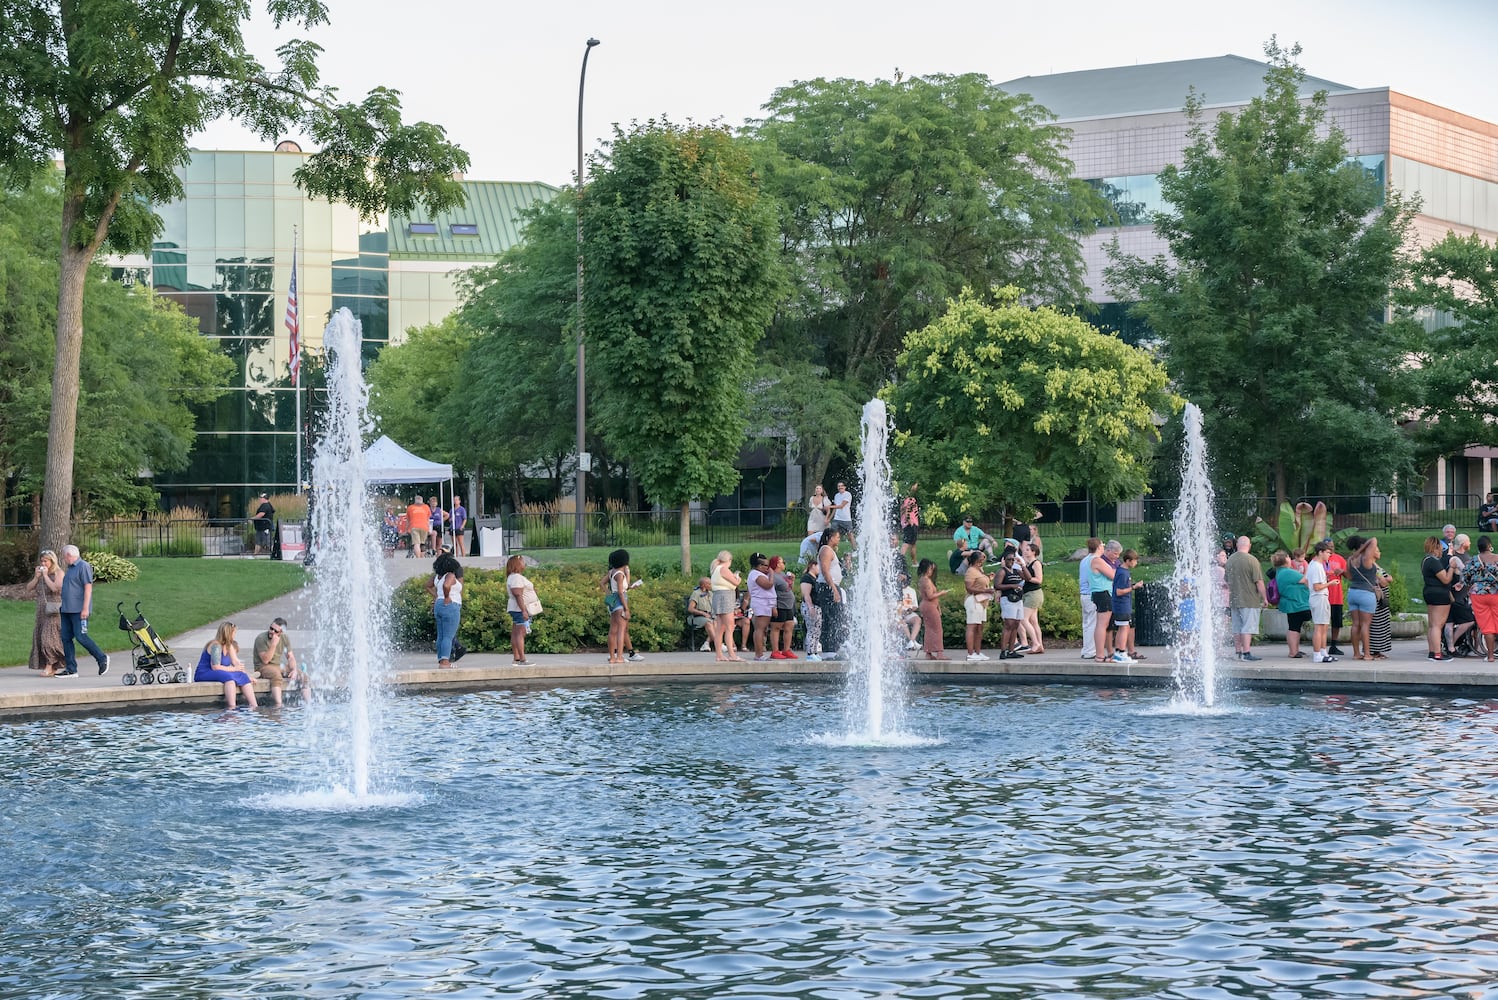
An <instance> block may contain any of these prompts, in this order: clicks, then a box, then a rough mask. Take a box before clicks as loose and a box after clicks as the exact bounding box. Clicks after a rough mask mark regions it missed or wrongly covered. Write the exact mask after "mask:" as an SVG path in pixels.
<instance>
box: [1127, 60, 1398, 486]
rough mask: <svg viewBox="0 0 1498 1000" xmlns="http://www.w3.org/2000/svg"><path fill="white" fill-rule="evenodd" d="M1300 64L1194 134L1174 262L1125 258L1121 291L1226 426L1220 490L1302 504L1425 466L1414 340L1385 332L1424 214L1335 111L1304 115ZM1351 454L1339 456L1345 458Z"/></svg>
mask: <svg viewBox="0 0 1498 1000" xmlns="http://www.w3.org/2000/svg"><path fill="white" fill-rule="evenodd" d="M1299 52H1300V50H1299V48H1298V47H1297V48H1293V49H1291V50H1289V51H1288V52H1286V51H1282V50H1281V49H1280V48H1279V47H1278V46H1277V45H1276V44H1275V43H1274V42H1272V41H1271V42H1270V43H1269V45H1268V46H1266V53H1267V54H1268V56H1269V59H1270V62H1271V64H1272V65H1271V68H1270V69H1269V71H1268V73H1267V74H1266V75H1265V92H1264V94H1262V95H1261V96H1259V97H1256V98H1254V99H1253V100H1252V101H1251V102H1250V103H1249V105H1248V106H1247V107H1245V108H1244V109H1243V110H1242V111H1241V112H1239V113H1238V114H1236V115H1234V114H1231V113H1222V114H1219V115H1218V116H1217V118H1216V120H1215V122H1213V123H1210V124H1209V123H1207V122H1205V121H1204V120H1203V115H1204V108H1203V104H1202V101H1201V98H1200V97H1199V96H1197V95H1195V94H1193V95H1192V96H1191V97H1190V98H1189V99H1188V100H1187V104H1186V110H1187V113H1188V114H1189V115H1190V116H1191V119H1192V125H1191V128H1190V131H1189V139H1190V141H1189V144H1188V145H1187V147H1186V149H1185V150H1184V152H1183V161H1184V162H1183V163H1182V165H1181V166H1179V167H1176V166H1169V167H1166V168H1165V170H1164V171H1162V172H1161V174H1160V189H1161V193H1162V195H1163V196H1164V198H1165V200H1166V201H1167V202H1169V204H1170V206H1171V207H1170V209H1169V210H1167V211H1165V212H1162V213H1160V214H1158V215H1156V217H1155V232H1156V233H1157V234H1158V235H1159V236H1161V237H1162V238H1163V239H1164V240H1165V241H1166V243H1167V244H1168V246H1169V249H1170V256H1169V257H1165V256H1160V257H1157V258H1155V259H1154V260H1143V259H1140V258H1137V257H1132V256H1129V255H1127V254H1124V253H1122V252H1121V251H1120V250H1119V249H1118V247H1117V244H1116V243H1115V245H1114V246H1113V247H1112V248H1111V249H1110V251H1109V254H1110V257H1111V258H1112V261H1113V264H1112V266H1111V267H1109V268H1108V270H1107V272H1106V273H1107V276H1108V280H1109V283H1110V286H1111V287H1112V289H1113V290H1114V291H1115V293H1116V294H1118V295H1119V297H1120V298H1121V299H1125V300H1137V301H1138V303H1139V304H1138V306H1137V307H1136V309H1135V310H1134V312H1135V315H1138V316H1140V317H1142V318H1143V319H1145V320H1147V321H1148V323H1149V325H1150V326H1151V327H1152V328H1153V329H1154V330H1155V332H1156V333H1158V334H1159V336H1160V341H1161V347H1162V350H1163V353H1164V358H1165V362H1166V365H1167V366H1168V368H1169V369H1170V372H1171V377H1172V378H1173V379H1174V380H1175V387H1176V389H1177V391H1179V392H1180V393H1181V394H1182V395H1184V396H1186V397H1187V398H1188V399H1190V400H1192V401H1193V402H1195V403H1197V404H1199V405H1200V406H1201V408H1202V409H1203V411H1205V412H1206V413H1207V414H1209V419H1208V420H1207V422H1206V426H1205V434H1206V436H1207V439H1208V444H1209V445H1210V446H1211V449H1212V455H1213V460H1214V464H1215V467H1216V472H1217V476H1218V481H1219V483H1218V484H1219V488H1220V489H1224V490H1227V491H1244V490H1246V491H1249V492H1256V491H1257V490H1259V489H1261V488H1262V487H1263V485H1264V484H1265V483H1270V482H1272V483H1273V488H1274V490H1275V494H1276V496H1277V497H1278V498H1279V499H1280V500H1283V499H1285V498H1286V496H1287V494H1288V486H1289V481H1290V475H1291V472H1292V470H1296V471H1299V470H1306V471H1312V470H1314V473H1315V474H1316V475H1318V476H1320V477H1323V478H1325V479H1336V480H1338V481H1340V482H1344V483H1348V484H1353V485H1356V486H1358V487H1364V486H1366V487H1373V486H1381V485H1385V484H1388V483H1390V482H1391V481H1392V480H1393V479H1394V477H1395V476H1396V475H1398V474H1399V473H1401V472H1403V471H1406V470H1407V469H1408V468H1409V466H1410V461H1409V460H1410V447H1409V444H1408V442H1407V441H1406V439H1405V438H1404V436H1403V435H1402V434H1401V432H1400V430H1399V426H1398V419H1399V418H1400V417H1401V416H1403V414H1404V412H1405V411H1406V410H1407V408H1408V406H1409V404H1410V402H1411V401H1412V400H1413V399H1414V395H1413V386H1412V385H1411V384H1410V383H1411V375H1410V372H1409V368H1408V366H1407V365H1406V364H1405V363H1404V361H1405V357H1406V353H1407V352H1408V351H1409V350H1410V348H1411V346H1412V344H1413V343H1414V334H1413V330H1412V327H1411V325H1410V324H1408V323H1402V322H1392V323H1385V322H1384V321H1383V314H1384V308H1385V305H1386V303H1387V302H1388V300H1389V291H1390V288H1391V285H1392V284H1393V283H1395V282H1396V281H1397V280H1398V279H1399V277H1400V276H1401V275H1402V274H1403V269H1404V266H1405V262H1404V258H1403V253H1402V250H1401V246H1402V244H1403V243H1404V241H1405V239H1406V237H1407V235H1408V232H1409V227H1410V222H1411V218H1412V209H1411V208H1410V207H1409V206H1407V205H1406V204H1405V203H1404V201H1403V200H1402V199H1401V197H1400V196H1399V195H1398V194H1397V193H1392V192H1391V193H1388V194H1387V195H1386V194H1385V193H1384V192H1383V191H1381V190H1380V188H1379V186H1378V184H1377V183H1376V182H1375V181H1374V180H1373V179H1372V178H1371V177H1370V176H1369V175H1368V174H1367V172H1366V171H1364V170H1363V169H1362V167H1361V166H1359V165H1358V164H1356V163H1353V162H1349V160H1348V158H1347V143H1346V139H1345V137H1344V135H1343V134H1342V132H1341V131H1340V130H1339V129H1337V128H1336V126H1335V125H1332V124H1329V123H1328V122H1327V118H1326V95H1325V94H1324V93H1318V94H1317V95H1316V96H1315V97H1313V98H1312V99H1311V100H1309V101H1308V102H1305V103H1304V104H1303V103H1302V101H1301V98H1300V96H1299V92H1300V87H1301V84H1302V83H1303V82H1304V79H1305V73H1304V71H1303V70H1301V68H1300V67H1299V66H1298V65H1296V63H1295V61H1294V59H1295V57H1296V56H1297V55H1298V54H1299ZM1329 439H1336V440H1340V441H1344V442H1348V443H1349V444H1350V445H1351V446H1350V447H1338V448H1328V447H1327V441H1328V440H1329Z"/></svg>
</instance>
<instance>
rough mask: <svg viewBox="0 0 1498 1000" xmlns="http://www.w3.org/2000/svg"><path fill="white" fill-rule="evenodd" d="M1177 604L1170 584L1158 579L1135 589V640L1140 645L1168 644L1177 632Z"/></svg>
mask: <svg viewBox="0 0 1498 1000" xmlns="http://www.w3.org/2000/svg"><path fill="white" fill-rule="evenodd" d="M1175 614H1176V612H1175V605H1174V604H1173V603H1172V602H1171V600H1170V584H1169V583H1166V582H1164V581H1160V580H1156V581H1153V582H1150V583H1146V584H1145V585H1144V586H1142V587H1140V588H1139V589H1138V590H1136V591H1134V642H1135V644H1136V645H1140V646H1168V645H1170V640H1171V637H1172V636H1173V635H1174V634H1175V625H1176V623H1175Z"/></svg>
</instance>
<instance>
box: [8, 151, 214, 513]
mask: <svg viewBox="0 0 1498 1000" xmlns="http://www.w3.org/2000/svg"><path fill="white" fill-rule="evenodd" d="M58 187H59V185H58V183H57V179H56V177H55V176H52V175H43V176H42V177H40V178H38V179H37V180H36V181H35V182H34V183H33V184H31V185H30V186H29V187H27V188H25V189H21V190H0V508H3V507H4V503H3V501H4V493H3V490H4V489H5V485H4V484H5V483H6V482H7V481H8V480H9V479H11V478H12V477H14V479H15V481H16V482H17V483H18V484H19V487H20V489H21V490H22V491H30V490H33V489H35V488H36V487H39V486H40V485H41V479H42V476H43V473H44V470H45V467H46V461H47V455H48V448H47V414H48V409H49V407H50V402H51V398H52V394H53V378H52V352H51V350H50V345H51V341H52V338H53V331H54V330H55V329H56V322H57V287H58V264H57V226H58V219H59V217H60V215H61V211H62V199H61V195H60V192H59V190H58ZM87 281H88V284H89V295H88V298H87V300H86V301H85V302H84V312H83V318H84V322H85V323H86V324H88V326H89V327H90V328H91V329H93V330H95V331H97V332H96V335H95V336H93V337H91V338H89V340H88V341H87V342H86V343H85V344H84V345H83V350H82V352H81V354H80V358H79V387H80V391H79V402H78V409H79V413H80V415H81V418H82V420H83V421H84V425H85V426H86V427H87V428H88V433H87V434H85V435H84V436H83V438H82V439H81V440H80V441H79V444H78V448H77V452H76V456H75V468H76V474H75V477H74V484H75V486H76V488H77V490H78V492H79V493H80V494H82V495H85V496H87V497H88V498H89V499H88V503H89V513H90V514H91V515H96V516H106V517H107V516H112V515H115V514H122V513H131V514H133V513H134V512H136V511H138V510H141V509H143V508H147V509H149V508H151V507H153V506H154V505H155V492H154V491H153V490H152V489H151V488H150V487H149V486H148V485H146V484H143V483H142V482H141V481H140V478H139V477H140V474H141V471H142V470H146V469H148V470H151V471H154V472H170V471H175V470H177V469H181V468H183V467H185V466H186V465H187V462H188V459H189V457H190V452H191V449H192V446H193V444H194V442H195V437H196V436H195V434H194V420H193V414H192V411H191V409H190V406H191V405H193V404H203V403H210V402H212V401H213V400H214V399H215V398H216V397H217V396H219V395H220V394H221V393H222V391H223V390H222V389H221V388H220V387H221V386H223V385H224V384H225V382H226V381H227V379H228V377H229V373H230V370H231V369H232V367H233V362H232V361H230V359H229V358H227V357H225V356H223V355H222V354H219V353H217V352H215V351H214V350H213V349H212V346H211V342H210V341H208V340H207V339H205V338H204V337H202V336H200V335H199V334H198V329H197V324H196V323H194V322H193V320H192V319H191V318H190V317H188V316H186V315H185V314H184V313H183V312H182V310H181V309H179V308H178V307H177V306H176V305H175V304H173V303H172V302H170V301H168V300H166V299H164V298H158V297H154V296H152V295H150V294H149V293H148V292H146V291H145V290H143V289H140V288H127V287H126V286H125V285H123V284H121V283H119V282H116V281H112V280H110V278H109V276H108V274H107V273H106V272H105V270H104V269H103V268H102V267H100V266H98V265H94V266H91V267H90V268H89V269H88V272H87Z"/></svg>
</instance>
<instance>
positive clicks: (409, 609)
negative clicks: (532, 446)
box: [390, 569, 692, 653]
mask: <svg viewBox="0 0 1498 1000" xmlns="http://www.w3.org/2000/svg"><path fill="white" fill-rule="evenodd" d="M526 575H527V577H528V578H529V579H530V580H531V582H532V583H534V584H535V585H536V594H537V596H539V597H540V598H541V603H542V604H543V605H545V607H546V611H545V612H544V613H542V614H541V615H538V616H537V617H536V618H535V619H534V620H533V622H532V632H531V636H530V638H529V639H528V640H527V641H526V649H527V651H529V652H535V653H570V652H574V651H577V650H589V649H603V648H605V647H606V646H607V645H608V634H609V621H608V615H607V613H606V612H605V610H604V607H603V588H602V586H600V581H601V578H602V574H601V573H596V572H591V571H584V570H579V569H562V570H544V569H543V570H531V571H529V572H528V573H527V574H526ZM691 588H692V584H690V583H687V582H685V581H684V579H683V578H682V577H680V576H673V577H663V578H655V579H646V580H645V582H644V584H643V585H642V586H640V587H637V588H635V589H634V590H631V591H630V594H629V603H630V609H631V611H632V612H633V620H632V621H631V623H630V630H629V634H630V638H631V639H632V640H633V642H634V646H635V648H636V649H638V650H641V651H661V650H668V649H679V648H680V647H681V642H682V630H683V610H682V609H683V603H682V602H683V601H685V599H686V595H687V593H688V592H689V591H690V590H691ZM508 605H509V593H508V591H507V590H506V589H505V574H504V573H503V572H500V571H491V570H481V569H469V570H467V571H466V572H465V573H464V576H463V617H462V621H461V623H460V625H459V626H458V637H459V638H460V639H462V640H463V644H464V645H466V646H468V647H469V648H470V649H474V650H486V651H491V652H492V651H504V650H508V649H509V648H510V615H509V611H508V610H507V608H508ZM390 619H391V633H392V635H393V636H394V637H395V639H396V641H397V642H398V643H400V644H401V645H403V646H405V647H406V648H411V649H425V648H427V647H429V646H430V644H431V643H432V642H434V641H435V640H436V637H437V628H436V624H435V622H434V621H433V618H432V599H431V597H430V596H428V594H427V592H426V580H425V578H417V579H414V580H407V581H406V582H405V583H403V584H401V585H400V586H399V587H397V588H396V590H395V594H394V595H393V597H392V599H391V608H390Z"/></svg>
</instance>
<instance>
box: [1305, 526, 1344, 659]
mask: <svg viewBox="0 0 1498 1000" xmlns="http://www.w3.org/2000/svg"><path fill="white" fill-rule="evenodd" d="M1331 557H1332V543H1331V542H1328V541H1321V542H1317V543H1316V547H1315V548H1314V549H1313V550H1312V552H1311V563H1310V565H1309V566H1307V567H1306V584H1307V585H1308V586H1309V587H1310V591H1311V662H1312V663H1336V662H1337V658H1336V657H1335V656H1333V655H1332V654H1331V652H1330V651H1329V650H1328V649H1327V648H1326V635H1327V631H1328V626H1330V625H1331V623H1332V598H1331V586H1332V585H1331V582H1330V581H1329V580H1328V579H1327V572H1326V567H1327V563H1328V562H1329V561H1330V560H1331Z"/></svg>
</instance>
